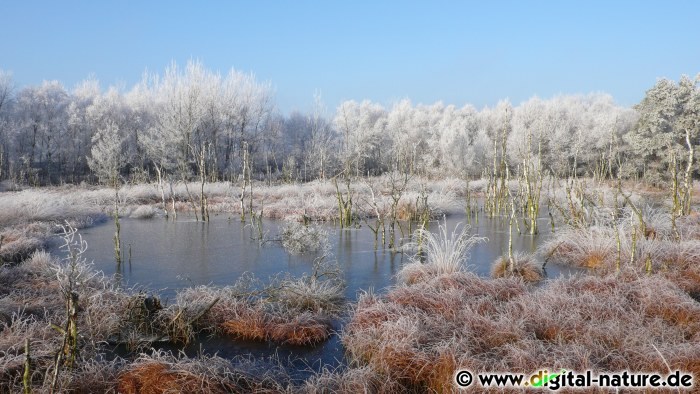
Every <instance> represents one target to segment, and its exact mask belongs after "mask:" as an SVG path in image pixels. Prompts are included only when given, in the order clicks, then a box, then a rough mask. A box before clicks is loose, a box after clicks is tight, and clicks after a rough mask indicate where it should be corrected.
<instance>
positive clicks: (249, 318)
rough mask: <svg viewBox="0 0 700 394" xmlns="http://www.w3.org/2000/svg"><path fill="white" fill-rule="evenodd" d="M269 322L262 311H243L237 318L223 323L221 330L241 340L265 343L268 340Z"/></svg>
mask: <svg viewBox="0 0 700 394" xmlns="http://www.w3.org/2000/svg"><path fill="white" fill-rule="evenodd" d="M268 320H269V317H268V316H267V314H266V313H265V312H264V311H263V310H261V309H252V308H250V309H243V310H242V311H240V312H239V313H238V314H237V316H236V317H235V318H233V319H230V320H227V321H225V322H223V323H221V329H222V330H223V332H225V333H226V334H229V335H232V336H234V337H237V338H240V339H244V340H251V341H264V340H266V339H267V325H268Z"/></svg>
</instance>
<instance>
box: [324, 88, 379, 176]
mask: <svg viewBox="0 0 700 394" xmlns="http://www.w3.org/2000/svg"><path fill="white" fill-rule="evenodd" d="M333 122H334V124H335V127H336V130H337V131H338V134H339V137H340V138H339V139H340V140H341V146H340V152H339V156H340V157H339V159H340V161H341V163H342V166H343V171H344V173H345V175H346V176H352V175H354V176H356V177H360V176H363V175H365V174H366V173H367V172H372V170H374V173H375V174H376V173H377V172H378V171H377V170H378V163H380V162H381V160H382V151H381V146H382V144H381V141H382V136H383V135H384V129H385V124H386V111H385V110H384V108H383V107H382V106H381V105H379V104H375V103H372V102H370V101H367V100H365V101H363V102H361V103H358V102H356V101H354V100H350V101H344V102H342V103H341V104H340V106H338V109H337V111H336V116H335V118H334V120H333Z"/></svg>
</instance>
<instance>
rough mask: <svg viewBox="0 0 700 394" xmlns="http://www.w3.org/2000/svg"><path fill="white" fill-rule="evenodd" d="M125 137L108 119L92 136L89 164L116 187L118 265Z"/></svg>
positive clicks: (115, 208) (100, 177)
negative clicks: (121, 176)
mask: <svg viewBox="0 0 700 394" xmlns="http://www.w3.org/2000/svg"><path fill="white" fill-rule="evenodd" d="M124 140H125V139H124V137H123V136H122V135H121V132H120V130H119V126H118V125H117V123H116V122H115V121H113V120H109V121H107V124H106V125H105V127H104V128H101V129H99V130H98V131H97V132H96V133H95V135H94V136H93V138H92V149H91V150H90V157H89V158H88V165H89V166H90V168H91V169H92V171H93V172H94V173H95V174H96V175H97V176H98V177H99V179H100V180H101V181H102V182H104V183H106V184H108V185H110V186H111V187H113V188H114V224H115V227H116V231H115V233H114V258H115V260H116V262H117V265H119V264H121V240H120V230H121V227H120V224H119V188H120V186H121V178H120V171H121V170H122V167H123V165H124V160H123V158H124V157H123V154H122V150H123V149H124Z"/></svg>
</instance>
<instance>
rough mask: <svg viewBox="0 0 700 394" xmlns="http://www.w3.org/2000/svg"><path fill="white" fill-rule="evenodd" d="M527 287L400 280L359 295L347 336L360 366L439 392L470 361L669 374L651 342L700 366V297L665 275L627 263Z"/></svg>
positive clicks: (458, 277)
mask: <svg viewBox="0 0 700 394" xmlns="http://www.w3.org/2000/svg"><path fill="white" fill-rule="evenodd" d="M518 283H520V284H518ZM512 285H515V287H516V289H517V290H515V291H512V290H511V291H507V289H508V288H509V287H511V286H512ZM522 286H523V285H522V282H520V281H514V280H512V279H499V280H486V279H481V278H477V277H475V276H470V275H468V274H462V273H458V274H454V275H452V276H451V277H450V278H447V277H442V276H441V277H433V278H432V279H426V280H425V281H423V282H419V283H416V284H414V285H408V286H397V287H396V288H394V289H391V290H390V291H389V292H388V294H387V295H386V296H384V297H376V296H366V297H363V298H361V299H360V302H359V303H358V306H357V309H356V311H355V313H354V315H353V317H352V320H351V321H350V323H349V324H348V325H347V326H346V328H345V333H344V335H343V336H342V341H343V344H344V345H345V347H346V349H347V350H348V353H349V355H350V357H351V359H352V360H354V361H355V362H356V363H357V364H358V365H368V366H371V367H372V368H373V369H375V370H376V371H378V372H379V373H382V374H385V375H386V376H388V377H389V378H390V379H395V380H396V381H397V382H399V383H400V384H402V385H403V386H404V387H406V388H409V389H416V390H418V391H420V390H423V391H432V392H451V391H452V390H455V387H454V386H452V383H451V382H452V380H451V373H454V370H455V369H456V368H467V367H468V368H470V369H471V370H472V371H519V372H523V373H529V372H532V371H535V370H536V369H537V368H542V367H543V366H546V367H547V368H567V369H570V370H586V369H591V370H593V371H598V372H601V371H620V370H634V371H637V370H642V368H643V366H644V365H645V364H644V363H645V362H646V363H647V365H650V366H651V368H652V370H653V371H654V372H659V373H666V372H667V371H666V367H665V365H664V364H663V363H659V361H660V360H661V358H660V357H659V355H658V353H657V352H656V350H655V349H654V347H653V346H652V345H651V344H656V346H657V347H658V348H659V349H660V350H661V351H662V353H663V354H664V357H665V358H666V360H667V361H668V362H669V364H671V365H673V366H674V367H677V368H681V367H682V368H683V369H685V370H691V371H692V370H696V369H697V366H698V365H700V341H699V339H700V333H699V327H700V326H699V325H700V304H698V303H697V302H695V301H694V300H692V299H691V298H689V297H688V296H687V295H686V294H685V293H684V292H683V291H681V290H680V289H679V288H678V287H676V286H675V285H674V284H673V283H672V282H670V281H668V280H667V279H665V278H663V277H661V276H646V275H639V274H638V273H637V272H635V271H634V270H623V271H622V272H621V273H620V274H619V275H616V276H608V277H603V278H601V277H574V278H571V279H558V280H554V281H551V282H549V283H547V284H546V285H545V286H543V287H541V288H536V289H532V290H530V291H527V290H523V287H522ZM504 295H505V296H504ZM681 347H684V349H685V350H684V351H683V352H682V354H681V355H680V356H678V357H674V356H672V353H671V351H670V350H669V349H677V348H681ZM456 355H459V357H458V356H456ZM450 372H451V373H450Z"/></svg>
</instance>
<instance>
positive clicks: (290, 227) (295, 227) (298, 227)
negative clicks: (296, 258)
mask: <svg viewBox="0 0 700 394" xmlns="http://www.w3.org/2000/svg"><path fill="white" fill-rule="evenodd" d="M282 245H283V246H284V248H285V249H287V251H288V252H289V253H292V254H302V253H307V252H317V251H320V250H323V249H324V248H326V247H327V245H328V233H326V231H324V230H323V229H322V228H321V227H319V226H317V225H315V224H309V225H304V224H301V223H297V222H287V223H286V224H285V225H284V226H283V227H282Z"/></svg>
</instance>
